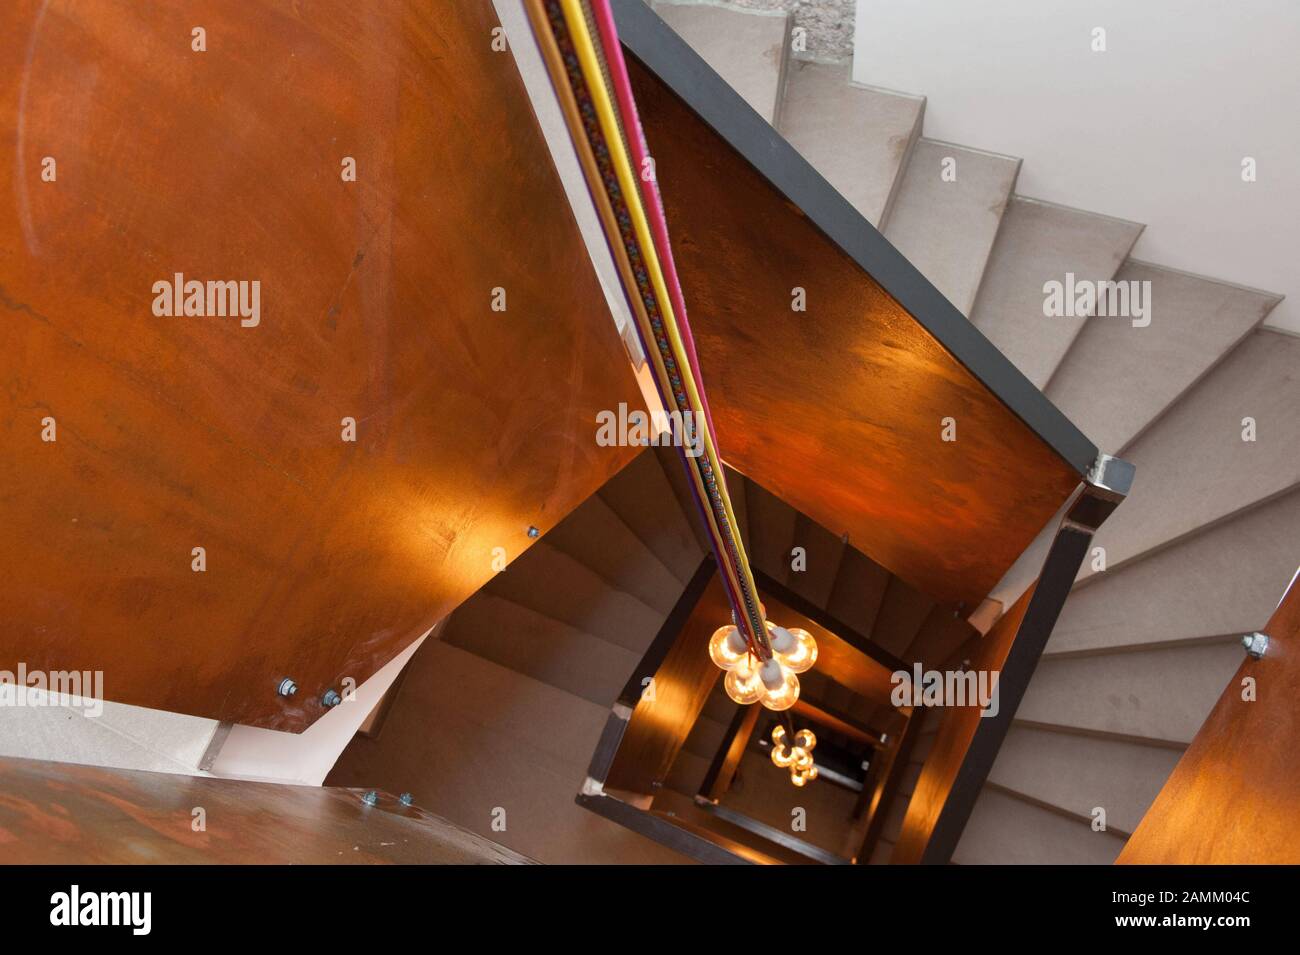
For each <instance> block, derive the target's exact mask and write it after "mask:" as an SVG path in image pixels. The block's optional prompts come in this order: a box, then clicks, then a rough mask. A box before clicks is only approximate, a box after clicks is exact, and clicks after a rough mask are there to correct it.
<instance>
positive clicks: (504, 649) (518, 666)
mask: <svg viewBox="0 0 1300 955" xmlns="http://www.w3.org/2000/svg"><path fill="white" fill-rule="evenodd" d="M442 639H443V642H445V643H447V644H448V645H450V646H454V647H459V648H461V649H462V650H468V651H469V652H470V653H473V654H475V655H477V656H480V657H482V658H483V659H485V660H491V661H492V662H493V663H496V664H498V665H499V666H504V667H508V668H509V669H511V670H514V671H515V672H516V673H522V674H523V675H524V676H528V677H531V678H532V679H534V680H538V681H540V682H542V683H546V684H549V685H550V686H554V687H558V688H559V689H561V690H564V691H565V692H566V693H571V694H572V695H574V696H580V697H582V698H583V699H584V700H590V701H591V702H592V703H595V704H597V705H600V706H605V707H609V706H613V704H614V701H615V700H617V699H618V695H619V693H621V692H622V690H623V687H624V685H626V683H627V681H628V678H629V677H630V676H632V674H633V672H635V670H636V667H637V664H638V663H640V662H641V655H640V654H639V653H634V652H632V651H631V650H626V649H624V648H623V647H619V646H616V645H614V644H613V643H610V642H609V641H607V640H602V639H601V638H600V637H596V636H593V635H592V634H590V633H584V632H583V631H581V630H578V629H577V628H576V627H571V626H569V625H568V624H566V623H561V622H560V621H559V620H553V619H552V618H550V617H546V616H543V615H542V614H540V613H538V612H537V611H535V610H530V609H529V608H527V607H525V606H522V605H520V604H517V603H513V602H512V601H509V600H504V599H502V598H501V597H497V596H496V595H494V594H487V593H480V594H477V595H475V596H474V597H473V598H471V599H470V600H469V601H468V602H467V603H465V604H463V605H462V606H461V607H460V608H459V609H457V610H456V612H455V613H453V614H452V617H451V620H450V622H449V623H448V624H447V629H446V631H445V632H444V634H443V638H442Z"/></svg>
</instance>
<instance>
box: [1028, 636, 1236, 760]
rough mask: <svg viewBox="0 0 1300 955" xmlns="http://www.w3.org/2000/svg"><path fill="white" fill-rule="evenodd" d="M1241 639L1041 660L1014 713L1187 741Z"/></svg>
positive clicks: (1223, 682)
mask: <svg viewBox="0 0 1300 955" xmlns="http://www.w3.org/2000/svg"><path fill="white" fill-rule="evenodd" d="M1243 655H1244V654H1243V652H1242V649H1241V643H1240V642H1239V641H1238V640H1236V639H1228V640H1225V641H1224V642H1222V643H1215V644H1203V645H1198V646H1184V647H1166V648H1162V649H1159V650H1142V651H1135V652H1131V653H1108V654H1105V655H1103V656H1092V657H1066V658H1058V659H1046V660H1042V661H1040V662H1039V664H1038V669H1037V670H1035V671H1034V678H1033V680H1031V681H1030V684H1029V688H1028V689H1027V690H1026V691H1025V696H1024V699H1023V700H1021V702H1020V708H1019V709H1018V710H1017V711H1016V718H1017V719H1019V720H1025V721H1028V722H1031V723H1046V724H1048V725H1050V726H1064V727H1070V728H1073V729H1082V730H1091V731H1094V732H1098V733H1109V734H1113V735H1117V736H1136V737H1140V738H1142V739H1148V740H1153V741H1164V742H1172V743H1189V742H1191V739H1192V737H1193V736H1195V735H1196V731H1197V730H1198V729H1200V726H1201V724H1202V723H1203V722H1205V717H1206V716H1208V715H1209V712H1210V710H1211V709H1212V708H1213V707H1214V704H1215V702H1216V701H1217V700H1218V698H1219V695H1220V694H1221V693H1222V692H1223V688H1224V687H1225V686H1227V684H1228V681H1229V680H1230V679H1231V678H1232V675H1233V673H1235V672H1236V670H1237V667H1238V666H1239V665H1240V664H1241V661H1242V658H1243Z"/></svg>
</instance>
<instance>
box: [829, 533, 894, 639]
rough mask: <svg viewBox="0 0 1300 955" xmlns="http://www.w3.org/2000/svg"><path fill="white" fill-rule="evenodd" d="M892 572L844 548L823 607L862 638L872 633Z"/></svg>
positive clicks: (856, 552)
mask: <svg viewBox="0 0 1300 955" xmlns="http://www.w3.org/2000/svg"><path fill="white" fill-rule="evenodd" d="M891 576H892V575H891V574H890V573H889V571H887V570H885V568H883V567H881V566H880V565H879V564H877V563H876V562H875V561H874V560H872V559H871V558H870V557H868V556H866V555H865V554H863V553H862V552H861V551H859V550H856V549H854V548H853V547H852V546H850V547H848V548H847V549H846V550H845V551H844V556H843V558H842V559H841V560H840V568H839V571H838V573H837V574H836V575H835V583H834V585H833V586H832V587H831V595H830V598H829V599H828V601H827V604H826V609H827V611H828V612H829V613H830V615H831V616H832V617H834V618H835V619H836V620H842V621H844V622H845V623H846V624H848V625H849V626H850V627H852V628H853V629H854V630H856V631H857V632H858V633H860V634H862V635H863V636H865V637H869V636H871V630H872V627H874V626H875V622H876V614H877V613H878V612H879V610H880V602H881V601H882V600H883V599H884V597H885V589H886V588H887V587H888V586H889V580H890V577H891Z"/></svg>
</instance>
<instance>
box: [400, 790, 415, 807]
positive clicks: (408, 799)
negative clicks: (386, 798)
mask: <svg viewBox="0 0 1300 955" xmlns="http://www.w3.org/2000/svg"><path fill="white" fill-rule="evenodd" d="M397 801H398V802H400V803H401V804H402V805H403V806H410V805H412V804H413V803H414V802H415V797H414V796H412V795H411V794H410V793H402V794H401V795H400V796H398V797H397Z"/></svg>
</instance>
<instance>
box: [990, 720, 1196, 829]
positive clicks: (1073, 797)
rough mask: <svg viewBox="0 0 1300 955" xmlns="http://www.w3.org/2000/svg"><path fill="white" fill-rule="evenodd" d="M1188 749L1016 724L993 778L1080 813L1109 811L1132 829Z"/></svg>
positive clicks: (1109, 819)
mask: <svg viewBox="0 0 1300 955" xmlns="http://www.w3.org/2000/svg"><path fill="white" fill-rule="evenodd" d="M1180 756H1182V750H1180V749H1174V748H1172V747H1166V746H1146V745H1143V744H1141V743H1132V742H1129V741H1127V740H1114V739H1101V738H1099V737H1094V736H1081V735H1077V734H1073V733H1058V732H1053V731H1051V730H1042V729H1034V728H1031V727H1027V726H1012V727H1011V730H1010V731H1009V732H1008V733H1007V738H1006V740H1005V741H1004V742H1003V744H1002V749H1001V750H999V751H998V757H997V759H996V760H995V761H994V763H993V769H992V771H991V772H990V773H989V781H990V782H993V783H997V784H998V785H1001V786H1005V787H1007V788H1008V789H1013V790H1015V791H1016V792H1018V793H1021V794H1022V795H1025V796H1029V797H1032V798H1034V799H1038V800H1041V801H1042V802H1045V803H1049V804H1051V805H1053V806H1056V807H1058V808H1060V809H1065V810H1067V811H1069V812H1072V813H1074V814H1075V815H1078V816H1091V814H1092V811H1093V809H1094V808H1095V807H1098V806H1100V807H1102V808H1103V809H1105V810H1106V824H1107V825H1108V826H1113V827H1115V828H1116V829H1121V830H1123V831H1124V832H1126V833H1131V832H1132V831H1133V830H1134V829H1135V828H1137V824H1138V823H1139V822H1141V821H1142V815H1143V814H1144V813H1145V812H1146V811H1147V809H1148V808H1149V807H1150V806H1151V802H1152V801H1153V800H1154V799H1155V798H1156V794H1157V793H1159V792H1160V787H1161V786H1163V785H1164V784H1165V780H1166V779H1168V778H1169V774H1170V773H1171V772H1173V770H1174V766H1175V765H1176V764H1177V763H1178V759H1179V757H1180Z"/></svg>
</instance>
